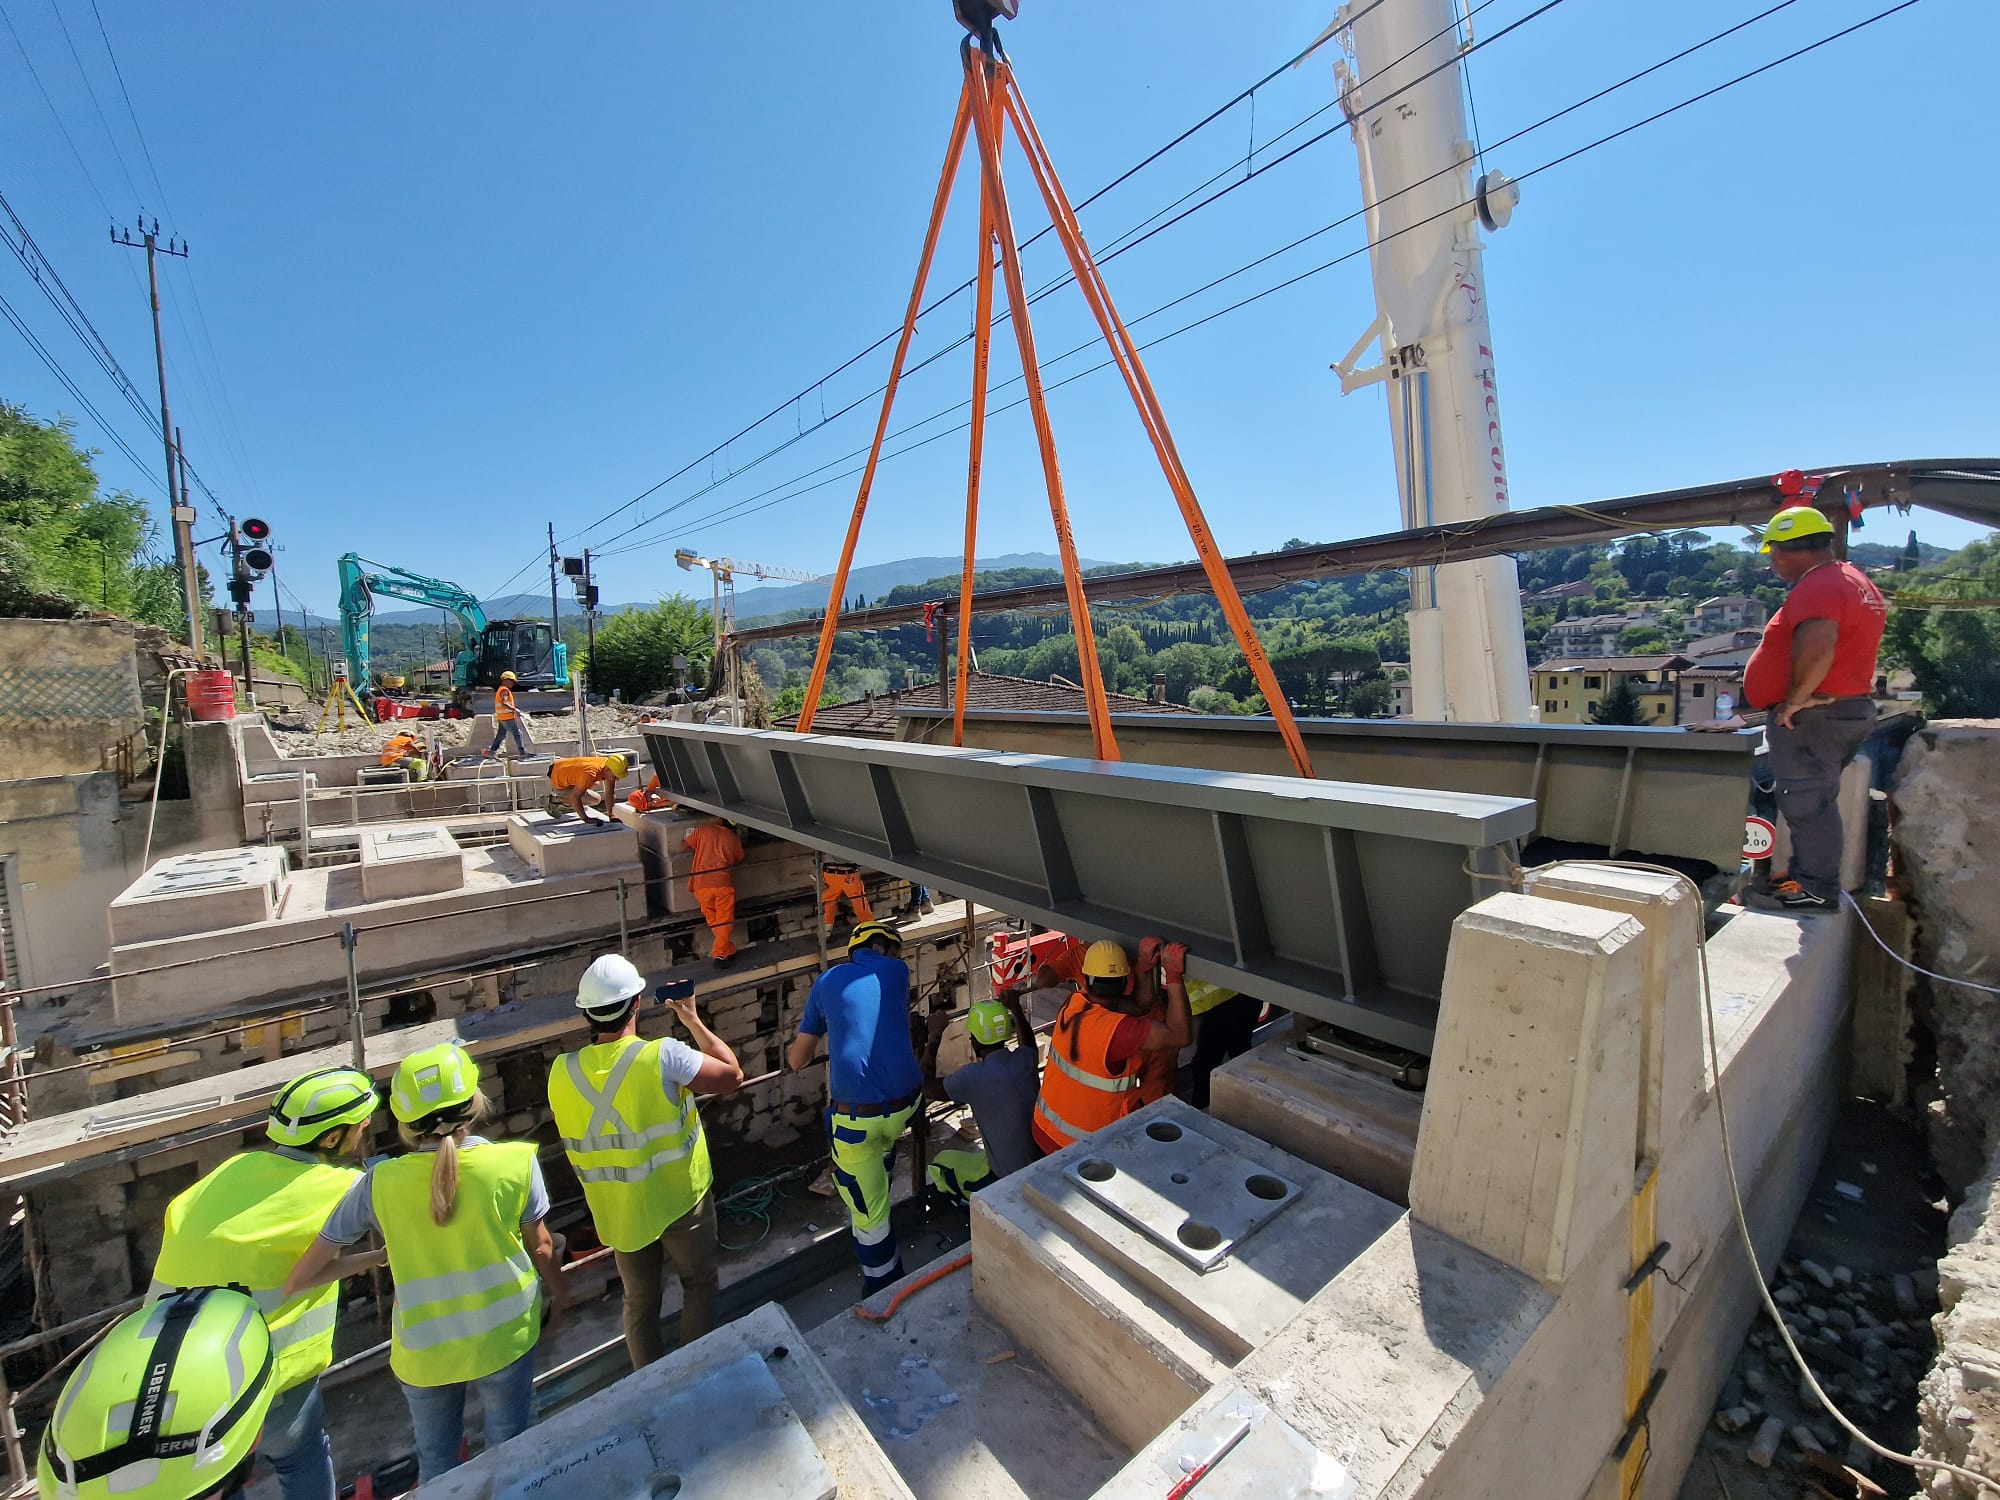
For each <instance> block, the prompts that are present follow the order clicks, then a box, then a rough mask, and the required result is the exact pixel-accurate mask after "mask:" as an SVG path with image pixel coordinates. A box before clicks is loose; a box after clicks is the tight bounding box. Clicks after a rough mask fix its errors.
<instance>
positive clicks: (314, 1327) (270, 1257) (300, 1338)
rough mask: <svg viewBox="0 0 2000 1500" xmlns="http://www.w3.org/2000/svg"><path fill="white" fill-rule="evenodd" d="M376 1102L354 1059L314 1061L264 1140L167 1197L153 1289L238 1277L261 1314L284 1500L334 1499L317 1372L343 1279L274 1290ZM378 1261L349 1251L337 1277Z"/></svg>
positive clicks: (324, 1360) (351, 1168)
mask: <svg viewBox="0 0 2000 1500" xmlns="http://www.w3.org/2000/svg"><path fill="white" fill-rule="evenodd" d="M375 1102H376V1101H375V1080H374V1079H372V1078H370V1077H369V1076H368V1075H367V1074H366V1073H362V1072H358V1071H357V1070H355V1069H353V1068H319V1069H315V1070H314V1071H313V1072H310V1073H306V1074H303V1075H302V1076H300V1077H298V1078H295V1079H293V1080H292V1081H291V1082H290V1083H288V1084H286V1085H285V1086H284V1087H283V1088H282V1089H280V1090H279V1091H278V1096H277V1097H276V1098H275V1099H273V1100H272V1101H271V1113H270V1116H269V1118H268V1119H267V1120H266V1121H265V1123H264V1134H265V1135H266V1136H267V1137H268V1138H269V1140H270V1144H269V1145H268V1146H265V1147H262V1148H260V1149H257V1150H254V1151H244V1152H241V1153H239V1154H238V1155H235V1156H232V1157H230V1158H229V1160H227V1161H225V1162H224V1163H223V1164H222V1165H221V1166H219V1167H217V1168H216V1169H215V1170H214V1171H213V1172H210V1173H209V1174H208V1175H207V1176H206V1177H204V1178H202V1179H201V1181H199V1182H197V1183H196V1184H195V1185H194V1186H193V1187H191V1188H189V1189H188V1190H187V1191H186V1192H184V1193H182V1194H181V1195H180V1196H179V1197H178V1198H176V1199H174V1201H173V1202H172V1203H169V1204H168V1205H167V1216H166V1228H165V1233H164V1235H163V1236H162V1238H161V1240H160V1255H159V1259H158V1260H157V1261H156V1262H155V1263H154V1266H153V1287H152V1294H153V1295H155V1296H160V1295H166V1294H169V1293H171V1292H174V1291H177V1290H179V1289H181V1288H184V1287H199V1286H236V1287H242V1288H244V1289H246V1290H247V1291H248V1292H249V1294H250V1295H251V1297H252V1298H254V1299H255V1300H256V1303H257V1306H258V1308H259V1309H260V1310H261V1311H262V1312H263V1314H264V1317H265V1319H266V1321H267V1322H268V1324H269V1327H270V1341H271V1349H272V1353H273V1355H274V1356H275V1358H276V1361H277V1367H276V1373H275V1375H274V1376H273V1378H272V1382H271V1396H272V1404H271V1414H270V1416H269V1417H268V1418H266V1419H265V1432H264V1443H263V1452H264V1456H265V1457H266V1458H267V1459H269V1460H270V1461H271V1467H272V1468H273V1469H275V1470H277V1473H278V1484H279V1487H280V1488H281V1489H282V1490H283V1491H284V1495H285V1500H333V1494H334V1485H333V1455H332V1450H331V1449H330V1448H329V1446H328V1444H327V1437H326V1404H325V1402H324V1401H322V1400H321V1398H320V1390H319V1377H320V1372H321V1371H323V1370H325V1369H326V1368H327V1366H329V1365H330V1364H332V1363H333V1325H334V1315H335V1312H336V1310H337V1308H338V1306H339V1302H340V1283H339V1281H338V1279H335V1280H330V1281H328V1282H327V1283H326V1284H325V1285H324V1286H321V1287H319V1288H317V1289H316V1290H314V1291H311V1292H308V1293H305V1294H303V1295H301V1296H298V1297H293V1298H289V1299H288V1298H286V1297H285V1296H284V1294H283V1293H282V1292H281V1291H280V1288H282V1287H283V1286H284V1284H285V1277H286V1275H287V1273H289V1272H290V1271H291V1269H292V1267H293V1266H294V1265H296V1264H297V1263H298V1259H299V1257H300V1256H301V1255H303V1254H305V1252H306V1251H307V1250H308V1249H309V1248H310V1247H311V1245H312V1243H313V1240H314V1239H315V1238H316V1237H317V1236H318V1234H319V1231H320V1226H321V1225H323V1224H324V1223H326V1217H327V1215H328V1214H330V1213H332V1212H333V1209H334V1206H335V1205H336V1204H338V1203H339V1202H340V1200H341V1199H342V1198H344V1197H346V1196H347V1192H348V1189H349V1188H351V1187H353V1185H354V1183H355V1181H356V1180H357V1179H358V1178H359V1177H360V1176H361V1167H360V1162H359V1159H360V1156H361V1153H362V1151H363V1150H364V1148H365V1147H366V1145H367V1142H368V1122H369V1121H370V1120H371V1119H373V1118H374V1115H375ZM381 1263H382V1257H381V1255H380V1254H379V1253H377V1254H364V1255H357V1256H349V1257H346V1258H345V1259H344V1260H343V1261H342V1262H341V1263H340V1264H339V1265H338V1266H337V1267H336V1269H335V1274H336V1277H339V1276H348V1275H353V1274H355V1273H357V1272H360V1271H365V1270H369V1269H371V1268H372V1267H374V1266H378V1265H380V1264H381Z"/></svg>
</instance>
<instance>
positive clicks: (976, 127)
mask: <svg viewBox="0 0 2000 1500" xmlns="http://www.w3.org/2000/svg"><path fill="white" fill-rule="evenodd" d="M963 55H964V58H965V78H966V91H967V92H968V93H970V94H971V95H972V101H973V108H972V124H973V134H974V136H975V137H976V138H977V139H978V142H979V166H980V182H981V186H982V188H983V190H984V194H985V198H986V201H987V203H988V204H989V205H990V207H991V210H992V214H993V229H994V233H995V235H996V236H997V237H998V238H999V241H1000V270H1001V274H1002V276H1003V277H1004V278H1005V280H1006V283H1007V305H1008V307H1009V309H1010V310H1011V312H1012V314H1013V321H1014V340H1015V342H1016V343H1017V344H1018V345H1019V346H1020V350H1021V378H1022V381H1023V382H1024V383H1025V384H1026V386H1027V391H1028V410H1029V412H1030V414H1031V415H1032V416H1033V417H1034V421H1035V441H1036V443H1037V444H1038V445H1039V446H1040V448H1041V451H1042V478H1043V479H1044V481H1046V483H1047V485H1048V491H1049V514H1050V516H1051V517H1052V518H1053V519H1054V521H1055V528H1056V547H1057V550H1058V551H1060V552H1061V554H1062V569H1063V591H1064V593H1065V594H1066V595H1067V596H1068V600H1069V617H1070V623H1071V626H1072V628H1073V629H1074V630H1075V632H1076V662H1077V677H1078V678H1079V680H1081V682H1082V683H1083V701H1084V706H1085V707H1086V708H1088V709H1089V711H1090V739H1091V745H1092V747H1093V753H1094V754H1095V755H1096V757H1097V758H1098V759H1099V760H1117V759H1118V758H1119V757H1118V742H1117V740H1116V739H1114V738H1113V737H1112V733H1111V705H1110V703H1109V702H1108V701H1107V700H1106V698H1105V696H1104V676H1103V672H1102V670H1101V669H1100V668H1099V666H1098V662H1097V637H1096V636H1095V635H1093V634H1092V633H1091V628H1090V601H1089V600H1088V599H1086V598H1085V597H1084V592H1083V570H1082V567H1081V566H1080V565H1079V563H1078V562H1077V556H1076V539H1075V537H1073V536H1072V535H1071V534H1070V527H1069V507H1068V505H1067V504H1066V503H1065V502H1064V500H1063V486H1062V469H1061V467H1060V465H1059V464H1058V463H1057V462H1056V440H1055V433H1054V431H1053V430H1052V429H1051V428H1050V426H1049V411H1048V402H1047V400H1046V398H1045V397H1044V394H1043V390H1042V370H1041V365H1040V363H1039V361H1038V360H1037V359H1036V357H1035V335H1034V330H1033V329H1032V328H1031V327H1030V326H1029V322H1028V291H1027V287H1026V286H1025V284H1024V283H1023V282H1022V279H1021V254H1020V248H1019V246H1018V245H1017V244H1016V243H1015V240H1014V222H1013V218H1012V216H1011V215H1010V214H1009V213H1008V211H1007V187H1006V184H1005V183H1004V182H1002V181H1001V179H1000V131H999V129H998V122H997V121H996V119H995V114H996V113H997V110H996V108H995V101H994V99H993V98H992V95H991V93H990V89H989V80H988V77H987V67H988V65H989V64H990V65H991V66H992V68H993V72H994V75H995V81H997V82H999V84H1000V87H1001V89H1002V100H1003V101H1004V90H1005V78H1006V75H1007V73H1008V68H1007V64H1006V62H1005V61H1004V60H997V61H996V60H993V59H989V58H987V57H986V56H985V55H984V54H982V53H980V52H979V51H978V50H977V49H975V48H973V47H971V46H966V47H965V48H964V49H963ZM1016 128H1017V129H1018V128H1019V127H1018V125H1017V127H1016ZM1023 139H1024V140H1025V139H1026V138H1025V137H1023ZM1030 154H1031V155H1032V152H1031V153H1030Z"/></svg>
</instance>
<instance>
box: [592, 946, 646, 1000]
mask: <svg viewBox="0 0 2000 1500" xmlns="http://www.w3.org/2000/svg"><path fill="white" fill-rule="evenodd" d="M645 987H646V979H645V976H644V975H643V974H641V973H640V972H639V971H638V970H637V969H635V968H633V967H632V961H631V960H630V959H628V958H626V957H624V956H623V955H622V954H617V953H607V954H605V955H604V957H602V958H600V959H598V960H597V962H596V963H594V964H592V965H591V966H590V967H589V968H587V969H585V970H584V971H583V978H582V979H580V980H578V981H577V986H576V1008H577V1009H578V1010H581V1011H618V1010H621V1009H623V1008H624V1005H625V1002H626V1001H627V1000H630V999H631V998H632V997H633V996H634V995H636V994H638V993H639V991H641V990H643V989H644V988H645Z"/></svg>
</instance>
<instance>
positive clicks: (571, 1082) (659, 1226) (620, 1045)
mask: <svg viewBox="0 0 2000 1500" xmlns="http://www.w3.org/2000/svg"><path fill="white" fill-rule="evenodd" d="M661 1045H662V1043H661V1042H660V1041H658V1040H654V1041H650V1042H642V1041H640V1040H639V1038H637V1037H635V1036H632V1037H621V1038H619V1039H618V1040H617V1041H615V1042H598V1043H594V1044H593V1045H591V1046H588V1047H584V1048H581V1049H579V1050H578V1051H575V1052H566V1053H564V1054H563V1055H562V1056H561V1057H559V1058H557V1059H556V1061H555V1065H554V1066H553V1067H552V1068H550V1069H549V1108H550V1109H551V1110H552V1111H554V1113H555V1117H556V1129H557V1130H558V1131H560V1132H561V1134H562V1143H563V1150H565V1151H566V1152H568V1153H569V1164H570V1165H571V1166H572V1167H574V1168H576V1176H577V1180H578V1181H579V1182H581V1183H582V1184H583V1196H584V1200H585V1201H586V1202H587V1203H589V1204H590V1217H591V1219H592V1220H593V1221H595V1223H596V1225H597V1237H598V1238H599V1239H601V1240H602V1241H604V1243H605V1244H607V1245H609V1246H610V1247H611V1248H612V1249H613V1250H623V1251H627V1252H629V1251H633V1250H643V1249H645V1247H646V1246H648V1245H650V1244H652V1243H653V1242H654V1241H655V1240H657V1239H658V1238H659V1237H660V1234H661V1232H662V1231H663V1230H665V1229H666V1228H667V1226H669V1225H670V1224H673V1223H674V1222H675V1221H676V1220H678V1219H681V1218H684V1217H685V1216H686V1215H687V1214H688V1213H690V1212H691V1211H692V1210H693V1208H694V1206H695V1205H696V1204H697V1203H699V1202H701V1198H702V1194H704V1193H706V1192H707V1191H708V1189H709V1184H710V1183H711V1182H712V1181H713V1180H714V1176H715V1174H714V1171H713V1170H712V1169H711V1168H710V1166H709V1161H708V1141H707V1139H706V1138H705V1137H704V1136H703V1135H702V1132H701V1116H700V1115H699V1114H697V1113H696V1111H695V1105H694V1096H693V1095H692V1094H690V1093H689V1092H688V1091H687V1090H686V1089H684V1088H675V1089H671V1090H669V1089H668V1088H667V1086H666V1083H665V1080H663V1079H662V1078H661V1077H660V1048H661Z"/></svg>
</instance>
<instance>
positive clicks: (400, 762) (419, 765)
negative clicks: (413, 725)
mask: <svg viewBox="0 0 2000 1500" xmlns="http://www.w3.org/2000/svg"><path fill="white" fill-rule="evenodd" d="M382 765H383V767H384V769H387V768H388V767H390V766H401V767H402V768H403V769H404V770H405V771H408V772H409V773H410V780H412V781H429V780H430V779H431V763H430V757H429V756H427V755H426V754H425V753H424V742H423V741H422V740H420V739H418V738H417V737H416V736H415V735H414V734H411V733H410V732H409V731H408V730H407V729H406V730H401V731H399V732H398V733H396V734H392V735H390V736H389V743H388V744H386V745H384V746H383V747H382Z"/></svg>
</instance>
